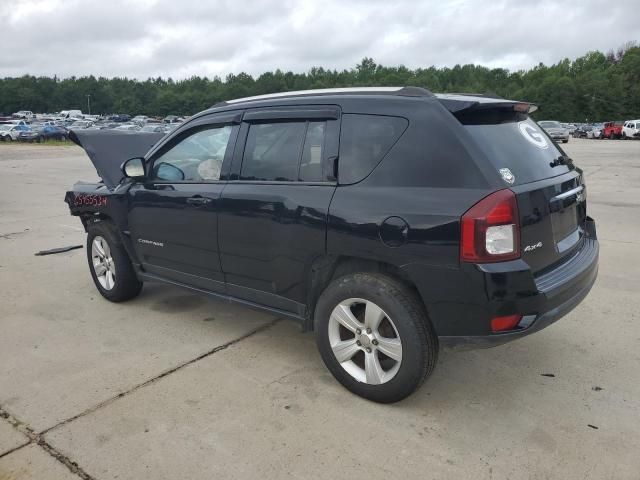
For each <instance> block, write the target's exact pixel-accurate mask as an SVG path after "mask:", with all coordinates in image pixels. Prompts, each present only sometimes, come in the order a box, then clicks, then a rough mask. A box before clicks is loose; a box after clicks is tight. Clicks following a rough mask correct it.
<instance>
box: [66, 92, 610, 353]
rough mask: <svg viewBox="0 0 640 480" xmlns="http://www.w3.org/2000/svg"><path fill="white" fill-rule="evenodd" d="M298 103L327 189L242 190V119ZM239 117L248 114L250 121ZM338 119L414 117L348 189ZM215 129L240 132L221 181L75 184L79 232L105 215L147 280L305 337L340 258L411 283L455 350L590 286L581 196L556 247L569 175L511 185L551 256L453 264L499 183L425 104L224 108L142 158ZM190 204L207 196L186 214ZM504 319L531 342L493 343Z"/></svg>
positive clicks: (567, 302)
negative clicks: (556, 281)
mask: <svg viewBox="0 0 640 480" xmlns="http://www.w3.org/2000/svg"><path fill="white" fill-rule="evenodd" d="M274 107H277V108H274ZM263 108H264V109H265V112H264V113H263V114H261V112H260V109H263ZM305 108H307V109H308V110H309V111H314V112H316V113H315V114H310V117H311V118H317V117H313V115H322V117H323V118H328V119H329V120H328V123H327V125H329V127H328V128H327V132H328V135H329V136H330V137H331V138H330V140H331V139H332V141H333V142H334V143H333V144H331V141H330V142H329V146H328V148H326V153H325V157H324V158H323V159H322V161H323V162H324V163H323V172H324V173H325V175H326V178H325V181H323V182H318V183H313V184H311V183H302V182H300V183H297V182H296V183H294V182H256V181H240V180H238V178H239V172H240V168H241V163H242V152H243V148H244V139H245V138H246V134H247V130H248V127H247V122H248V121H265V119H267V121H268V120H269V119H272V118H274V115H275V116H276V117H277V112H278V110H281V111H283V112H289V113H287V115H289V116H290V117H295V116H302V118H304V109H305ZM246 111H250V112H251V116H250V118H247V119H244V120H243V114H244V113H245V112H246ZM301 111H302V113H301ZM274 112H276V113H274ZM317 112H321V113H317ZM327 112H328V113H327ZM341 113H342V114H345V113H353V114H368V115H391V116H400V117H403V118H406V119H407V120H408V122H409V126H408V127H407V129H406V130H405V131H404V133H403V134H402V136H401V137H400V138H399V140H397V142H396V143H395V144H394V145H393V146H392V147H391V149H390V150H389V151H388V153H387V154H386V156H385V157H384V158H383V159H382V160H381V161H380V162H379V163H378V164H377V165H376V166H375V167H374V168H373V169H372V171H371V172H370V174H369V175H367V176H366V177H365V178H364V179H363V180H362V181H360V182H358V183H355V184H352V185H343V184H340V179H339V178H338V179H337V180H336V179H335V177H333V176H332V171H333V167H334V165H333V163H332V162H334V161H335V158H336V157H337V153H338V143H337V141H338V140H337V139H338V136H339V126H340V120H339V118H337V119H336V118H332V116H333V117H339V116H340V114H341ZM296 118H297V117H296ZM216 122H222V123H227V124H228V123H231V124H233V125H239V128H237V129H234V132H235V133H234V135H233V136H232V144H230V145H229V147H228V153H227V155H226V156H225V160H224V164H223V167H222V176H221V179H220V181H217V182H209V183H182V184H178V183H173V184H170V183H165V184H158V183H156V184H148V183H145V182H134V181H131V180H124V181H123V182H122V183H121V184H120V185H118V186H117V187H115V188H114V189H112V190H109V189H106V187H104V186H101V185H100V184H98V185H89V184H77V185H76V186H74V189H73V191H72V192H68V193H67V197H66V201H67V203H69V206H70V209H71V212H72V214H73V215H79V216H81V217H82V219H83V222H84V223H85V225H86V224H87V222H89V221H100V220H102V219H106V218H108V219H111V220H112V221H113V222H114V224H115V225H116V227H117V229H118V232H119V234H120V236H121V238H122V241H123V243H124V244H125V246H126V248H127V251H128V252H129V253H130V256H131V259H132V262H133V264H134V267H135V268H136V270H137V271H138V273H139V275H140V277H141V278H142V279H144V280H160V281H166V282H169V283H173V284H178V285H183V286H186V287H188V288H191V289H193V290H195V291H199V292H204V293H210V294H212V295H215V296H217V297H223V298H229V299H231V300H234V301H239V302H241V303H244V304H246V305H250V306H253V307H258V308H264V309H267V310H269V311H271V312H275V313H278V314H281V315H286V316H290V317H294V318H298V319H300V320H301V321H302V322H303V324H304V326H305V327H306V328H312V327H313V323H312V322H313V306H314V302H315V300H316V298H317V295H318V293H319V291H317V287H314V285H315V283H317V282H320V283H321V284H322V282H325V284H326V282H327V281H329V280H331V276H332V274H333V273H334V272H339V271H341V270H340V269H341V266H342V265H343V263H344V262H351V263H352V264H354V262H355V264H357V265H363V268H366V269H370V268H373V267H372V265H378V267H376V268H378V269H379V270H381V271H385V272H392V273H390V274H394V275H397V276H398V278H399V279H400V280H401V281H404V282H407V283H408V284H410V285H411V286H412V288H415V290H416V292H417V294H418V295H419V296H420V297H421V299H422V301H423V302H424V305H425V309H426V311H427V313H428V316H429V319H430V320H431V322H432V323H433V326H434V328H435V330H436V332H437V334H438V336H439V337H441V338H442V341H443V342H444V343H446V344H452V345H458V344H460V343H468V344H472V345H479V344H481V343H484V344H488V345H491V344H498V343H501V342H502V341H506V340H508V339H511V338H517V337H518V336H521V335H520V334H526V333H527V332H532V331H535V330H537V329H539V328H541V327H542V326H545V325H546V324H549V323H551V320H550V319H552V320H555V319H557V318H559V316H561V315H564V314H565V313H567V312H568V311H569V310H570V309H571V308H573V307H574V306H575V305H576V304H577V303H578V302H579V301H580V300H581V299H582V298H583V297H584V296H585V295H586V292H588V290H589V289H590V288H591V285H592V284H593V282H594V281H595V277H596V275H597V261H598V256H597V239H596V237H595V224H593V222H592V221H591V219H588V217H586V203H585V202H584V201H582V200H580V199H578V198H576V199H569V200H568V201H567V202H566V205H565V204H564V203H563V205H562V206H561V208H560V210H562V211H565V210H567V209H573V210H571V212H575V214H576V215H577V217H576V218H577V222H578V224H579V225H578V227H579V229H580V231H579V236H578V238H577V240H576V241H575V242H574V243H573V244H571V248H569V249H568V250H567V251H566V252H563V253H562V254H561V253H559V252H558V251H557V250H554V248H555V247H556V244H557V243H558V241H559V240H560V239H558V238H554V237H553V226H552V225H551V222H552V213H553V212H552V210H553V209H554V208H555V207H550V201H551V200H552V198H553V197H554V196H556V195H558V194H559V193H562V192H566V191H567V190H569V189H571V188H575V187H576V186H579V185H582V184H583V183H582V175H581V172H580V171H579V170H576V169H572V171H570V172H569V173H566V174H564V175H559V176H558V177H553V178H550V179H546V180H543V181H540V182H535V183H534V184H524V185H518V186H516V187H513V188H512V190H513V192H514V193H515V194H516V198H517V202H518V206H519V209H520V215H521V222H522V226H523V229H522V232H523V233H522V242H523V246H524V245H526V244H528V243H533V242H538V241H540V242H542V244H543V245H544V247H540V248H539V250H536V251H532V252H528V253H523V255H522V257H521V258H520V259H518V260H513V261H509V262H501V263H495V264H485V265H476V264H468V263H464V262H460V255H459V251H460V219H461V216H462V215H463V214H464V213H465V212H466V211H467V210H468V209H469V208H470V207H471V206H472V205H474V204H475V203H476V202H478V201H480V200H481V199H482V198H484V197H486V196H487V195H489V194H490V193H492V192H495V191H497V190H500V189H504V188H507V186H506V185H505V183H504V181H503V180H502V178H501V177H500V175H499V174H498V172H497V171H496V170H495V168H493V167H491V164H490V162H488V161H487V159H486V157H484V154H483V153H482V151H481V150H480V149H478V148H476V146H475V145H474V141H473V139H472V138H471V137H470V136H469V135H468V133H467V132H466V131H465V129H464V128H463V127H462V125H461V124H460V122H459V121H458V120H457V119H456V117H454V115H453V114H452V113H451V112H450V111H449V110H447V108H445V106H443V104H442V103H440V102H439V101H438V100H437V99H436V98H434V97H419V96H418V97H393V96H375V95H335V96H332V97H330V98H328V97H326V96H318V97H304V98H282V99H271V100H259V101H251V102H247V103H246V104H245V103H240V104H229V105H223V106H220V107H218V108H214V109H212V110H209V111H206V112H203V113H202V114H199V115H196V116H194V117H192V119H191V120H189V121H188V122H185V124H184V125H182V126H181V127H179V128H178V129H177V130H176V131H175V132H173V133H172V134H169V135H168V136H167V137H165V138H164V139H162V141H160V142H159V143H158V144H157V145H156V146H155V147H154V148H152V150H151V151H150V152H149V153H147V155H146V156H145V158H146V160H147V163H148V164H150V163H152V162H153V160H154V158H155V156H157V155H158V154H159V153H162V152H164V151H166V149H167V148H169V147H170V146H171V142H172V141H176V139H179V138H182V137H181V136H184V135H186V134H187V133H188V131H189V129H190V128H192V127H193V126H195V127H196V128H201V127H202V125H206V124H208V123H211V124H215V123H216ZM338 161H339V157H338ZM88 194H95V195H104V196H105V197H106V198H107V203H106V205H100V206H92V205H80V204H78V202H77V201H76V197H78V196H81V195H88ZM194 195H199V196H205V197H207V198H209V199H211V202H210V203H208V204H207V205H206V206H193V205H190V204H188V202H187V199H188V198H190V197H192V196H194ZM578 203H579V205H578ZM576 205H578V206H576ZM580 209H584V211H582V210H580ZM572 214H573V213H572ZM559 218H560V219H562V218H561V217H559ZM558 222H560V220H557V221H556V223H558ZM565 223H566V222H565ZM562 225H564V224H562ZM562 225H561V226H562ZM562 228H565V226H562ZM141 239H142V240H143V241H140V240H141ZM153 242H157V243H159V244H162V246H161V247H160V246H157V245H155V244H154V243H153ZM584 249H587V250H588V251H590V252H591V254H590V255H582V256H580V259H581V261H582V262H583V264H581V265H578V266H576V265H577V264H576V260H575V259H574V260H573V263H571V262H570V261H569V260H570V259H571V258H575V257H576V255H578V254H580V252H581V251H583V250H584ZM594 252H595V254H594ZM358 262H360V263H358ZM569 263H571V266H568V264H569ZM376 268H374V269H376ZM562 269H565V270H564V273H562V272H560V271H561V270H562ZM554 271H558V272H560V273H558V278H560V277H562V278H563V279H564V280H563V281H564V283H563V284H562V286H561V287H558V289H557V290H554V291H552V292H548V291H541V290H540V288H538V285H537V279H539V278H541V277H543V276H544V275H550V272H551V274H553V272H554ZM547 278H548V277H547ZM513 313H520V314H523V315H528V316H534V317H535V319H534V320H533V321H532V322H531V323H530V324H528V326H527V329H524V330H527V332H524V330H523V332H514V333H509V334H500V335H496V334H492V333H491V330H490V320H491V318H492V317H493V316H499V315H510V314H513ZM498 337H499V339H498ZM479 339H487V341H486V342H482V341H481V340H479Z"/></svg>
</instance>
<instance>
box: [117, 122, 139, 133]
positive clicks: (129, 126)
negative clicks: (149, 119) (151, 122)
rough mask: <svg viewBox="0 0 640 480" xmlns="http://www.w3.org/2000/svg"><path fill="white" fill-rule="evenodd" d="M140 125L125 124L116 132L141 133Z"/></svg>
mask: <svg viewBox="0 0 640 480" xmlns="http://www.w3.org/2000/svg"><path fill="white" fill-rule="evenodd" d="M140 128H141V127H140V125H134V124H132V123H125V124H124V125H120V126H118V127H116V128H115V130H128V131H130V132H139V131H140Z"/></svg>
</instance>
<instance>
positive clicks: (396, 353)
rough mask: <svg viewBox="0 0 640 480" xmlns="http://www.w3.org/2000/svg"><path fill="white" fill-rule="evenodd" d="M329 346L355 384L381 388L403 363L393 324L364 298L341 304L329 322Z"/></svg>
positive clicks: (380, 309)
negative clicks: (380, 385) (355, 381)
mask: <svg viewBox="0 0 640 480" xmlns="http://www.w3.org/2000/svg"><path fill="white" fill-rule="evenodd" d="M328 329H329V332H328V333H329V343H330V345H331V349H332V350H333V354H334V355H335V358H336V360H337V361H338V362H339V363H340V365H341V366H342V368H344V369H345V370H346V372H347V373H349V375H351V376H352V377H353V378H354V379H355V380H357V381H358V382H361V383H366V384H369V385H379V384H382V383H386V382H388V381H390V380H391V379H393V378H394V377H395V376H396V374H397V373H398V370H399V369H400V364H401V363H402V342H401V340H400V335H399V334H398V330H397V328H396V326H395V324H394V323H393V320H392V319H391V318H390V317H389V315H387V314H386V313H385V312H384V310H382V308H380V307H379V306H378V305H376V304H375V303H373V302H371V301H369V300H364V299H362V298H349V299H347V300H344V301H342V302H340V303H339V304H338V305H337V306H336V307H335V308H334V309H333V311H332V313H331V317H330V318H329V325H328Z"/></svg>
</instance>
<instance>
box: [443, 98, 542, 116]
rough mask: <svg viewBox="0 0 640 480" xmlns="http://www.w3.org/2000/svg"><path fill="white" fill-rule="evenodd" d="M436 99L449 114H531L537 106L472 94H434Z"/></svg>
mask: <svg viewBox="0 0 640 480" xmlns="http://www.w3.org/2000/svg"><path fill="white" fill-rule="evenodd" d="M436 98H437V99H438V100H439V101H440V103H441V104H442V105H443V106H444V107H445V108H446V109H447V110H449V111H450V112H451V113H458V112H462V111H463V110H473V111H478V110H503V111H505V110H506V111H513V112H521V113H533V112H535V111H536V110H537V109H538V106H537V105H535V104H533V103H529V102H518V101H515V100H505V99H504V98H499V97H489V96H486V95H473V94H436Z"/></svg>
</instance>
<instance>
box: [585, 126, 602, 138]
mask: <svg viewBox="0 0 640 480" xmlns="http://www.w3.org/2000/svg"><path fill="white" fill-rule="evenodd" d="M603 129H604V125H603V124H602V123H596V124H595V125H593V126H592V127H591V130H588V131H587V138H593V139H599V138H602V130H603Z"/></svg>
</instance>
